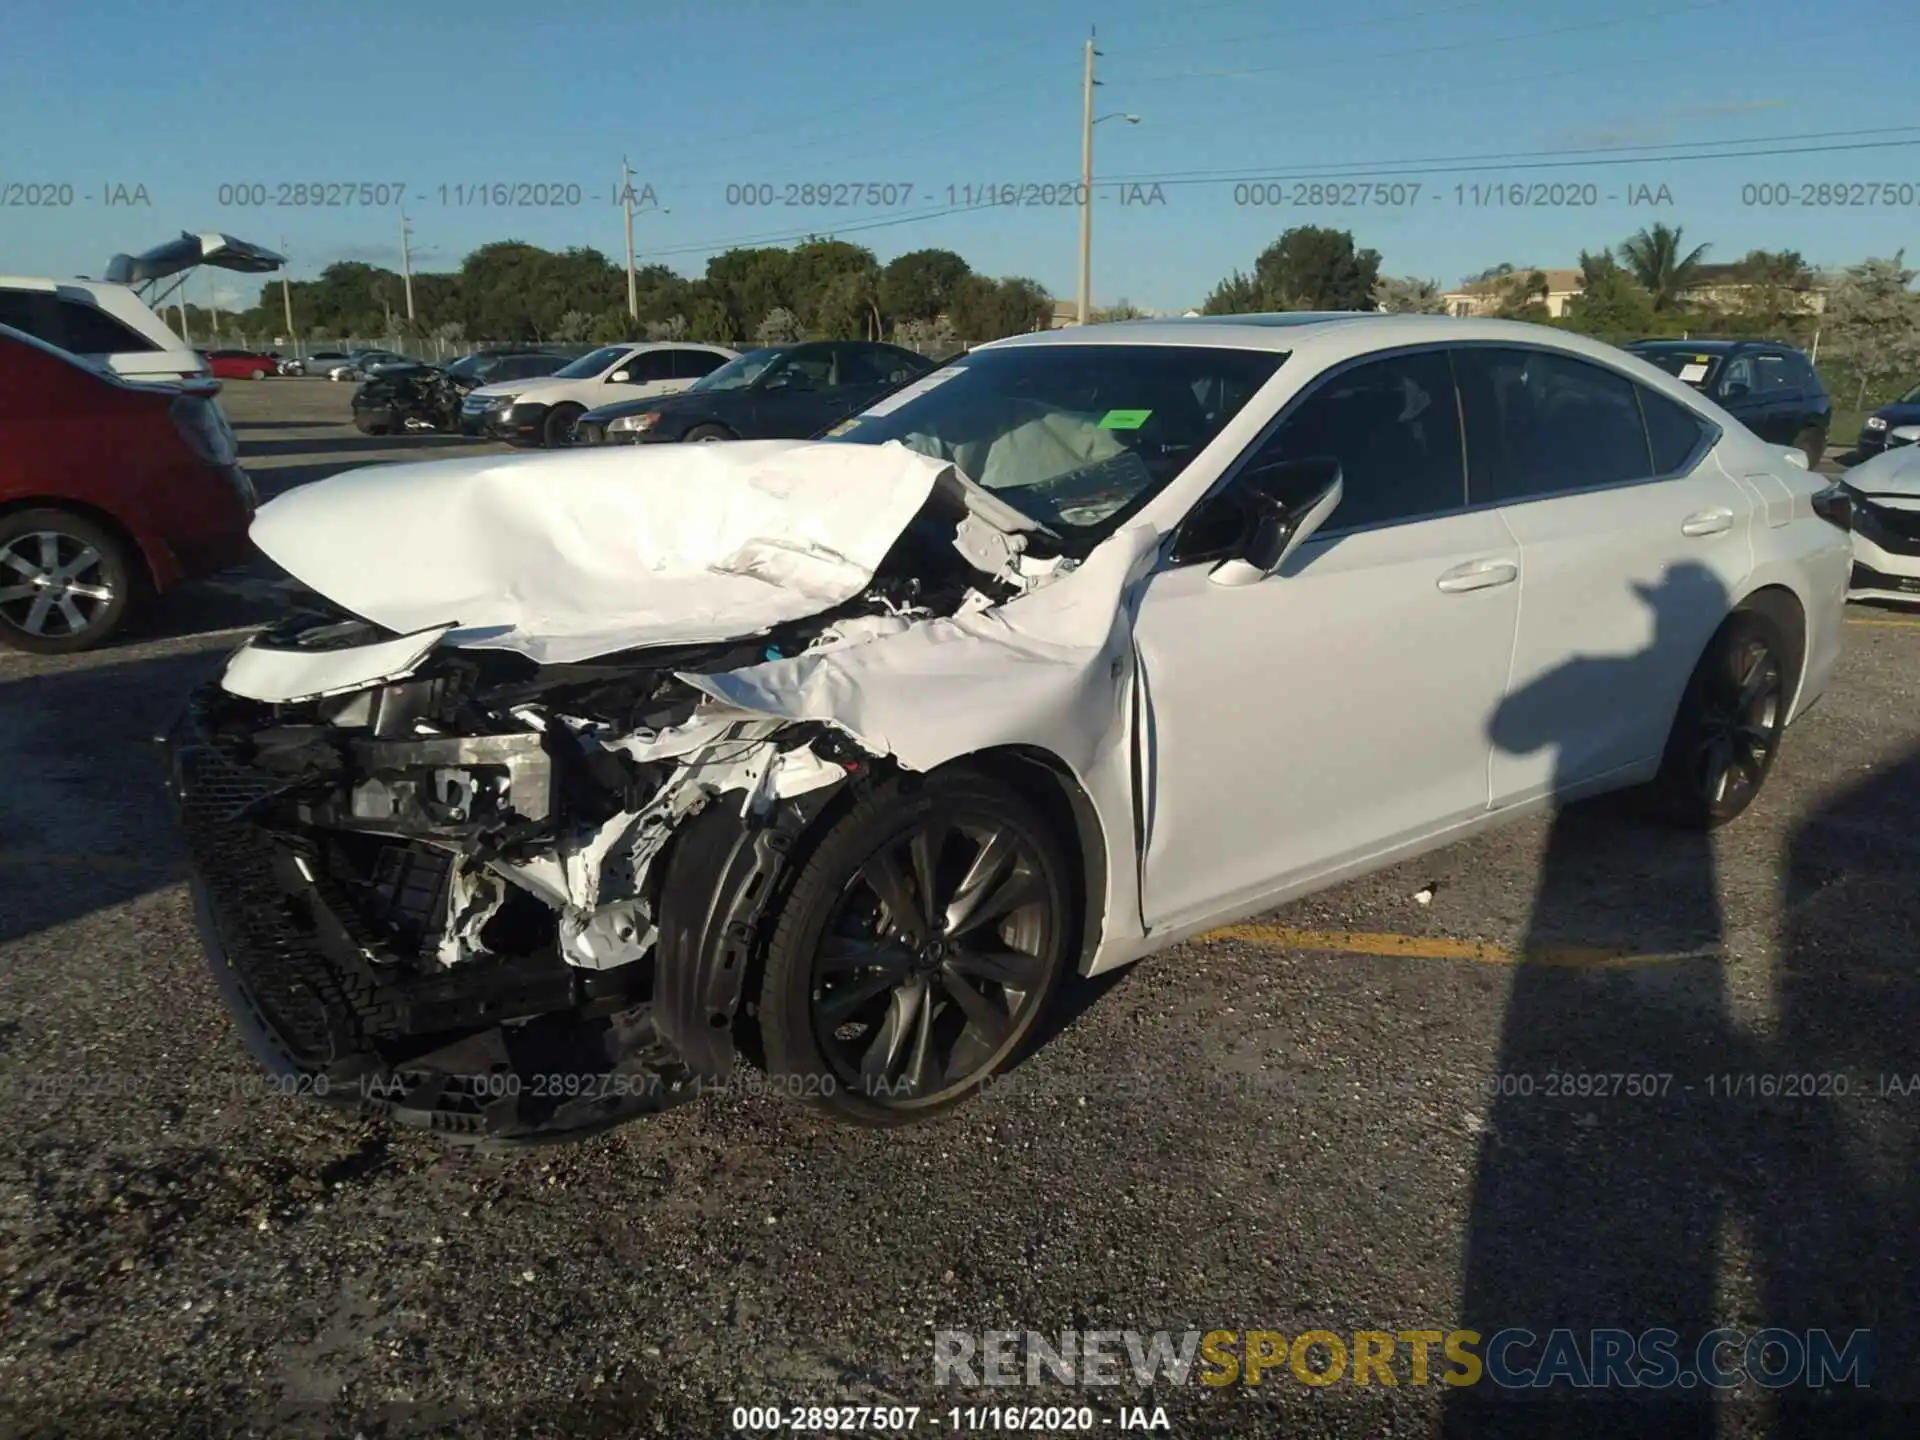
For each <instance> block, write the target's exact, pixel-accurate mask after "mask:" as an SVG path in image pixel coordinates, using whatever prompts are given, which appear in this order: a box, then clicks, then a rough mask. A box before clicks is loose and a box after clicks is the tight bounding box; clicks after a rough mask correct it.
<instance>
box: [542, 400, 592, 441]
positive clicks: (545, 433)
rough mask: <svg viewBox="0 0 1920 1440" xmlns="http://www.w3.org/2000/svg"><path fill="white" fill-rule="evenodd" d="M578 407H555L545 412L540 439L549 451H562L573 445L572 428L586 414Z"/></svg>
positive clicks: (583, 409)
mask: <svg viewBox="0 0 1920 1440" xmlns="http://www.w3.org/2000/svg"><path fill="white" fill-rule="evenodd" d="M586 413H587V412H586V410H585V408H584V407H582V406H579V405H556V406H555V407H554V408H553V409H552V410H549V411H548V412H547V421H546V424H545V425H543V426H542V427H541V430H540V439H541V440H542V441H543V442H544V443H545V444H546V446H547V448H548V449H550V450H564V449H566V448H567V447H568V446H569V445H571V444H573V427H574V425H575V424H576V423H577V422H578V421H579V419H580V417H581V416H582V415H584V414H586Z"/></svg>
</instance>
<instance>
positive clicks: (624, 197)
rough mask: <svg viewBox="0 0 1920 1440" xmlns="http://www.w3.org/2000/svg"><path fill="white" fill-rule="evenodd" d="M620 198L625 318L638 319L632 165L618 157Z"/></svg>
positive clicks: (623, 158)
mask: <svg viewBox="0 0 1920 1440" xmlns="http://www.w3.org/2000/svg"><path fill="white" fill-rule="evenodd" d="M620 200H621V204H622V205H623V206H624V207H625V209H626V212H627V318H628V319H629V320H633V321H636V322H637V321H638V320H639V319H640V287H639V282H638V281H637V280H636V279H635V278H634V270H633V167H632V166H630V165H628V164H627V157H626V156H624V155H622V156H621V157H620Z"/></svg>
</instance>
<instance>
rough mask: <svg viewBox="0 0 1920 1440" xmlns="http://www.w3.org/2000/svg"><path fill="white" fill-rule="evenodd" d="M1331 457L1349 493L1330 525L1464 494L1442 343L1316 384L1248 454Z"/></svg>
mask: <svg viewBox="0 0 1920 1440" xmlns="http://www.w3.org/2000/svg"><path fill="white" fill-rule="evenodd" d="M1322 457H1331V458H1333V459H1336V460H1338V461H1339V462H1340V474H1341V478H1342V481H1343V493H1342V496H1341V500H1340V505H1339V508H1338V509H1336V510H1335V511H1334V512H1333V514H1332V515H1331V516H1330V517H1329V518H1328V521H1327V529H1328V530H1329V531H1333V530H1352V529H1356V528H1358V527H1360V526H1363V525H1387V524H1394V523H1396V522H1399V521H1403V520H1418V519H1420V518H1422V517H1423V516H1427V515H1437V514H1441V513H1443V512H1445V511H1448V510H1457V509H1459V508H1460V507H1461V506H1462V505H1464V504H1465V503H1466V476H1465V474H1464V472H1463V469H1462V465H1461V457H1460V416H1459V410H1458V407H1457V404H1456V402H1455V400H1454V393H1453V375H1452V372H1451V371H1450V370H1449V369H1448V367H1447V357H1446V355H1445V353H1444V352H1441V351H1437V350H1428V351H1422V352H1417V353H1415V354H1411V355H1396V356H1391V357H1389V358H1387V359H1384V360H1374V361H1370V362H1369V363H1367V364H1365V365H1356V366H1354V367H1353V368H1352V369H1351V370H1346V371H1342V372H1341V373H1340V374H1338V375H1335V376H1334V377H1333V378H1331V379H1330V380H1327V381H1326V382H1325V383H1323V384H1322V385H1321V386H1320V388H1319V389H1317V390H1315V391H1313V392H1312V393H1311V394H1310V395H1308V397H1307V398H1306V400H1305V401H1304V402H1303V403H1302V404H1301V406H1300V408H1299V409H1298V410H1296V411H1295V412H1294V413H1293V414H1292V415H1290V416H1288V417H1287V419H1286V420H1285V421H1284V422H1283V423H1282V424H1281V426H1280V428H1279V429H1278V430H1276V431H1274V433H1273V434H1272V435H1270V436H1269V437H1268V438H1267V440H1266V442H1265V443H1264V444H1263V445H1262V446H1261V447H1260V449H1259V450H1258V451H1257V452H1256V453H1255V454H1254V455H1253V456H1252V457H1250V458H1249V460H1248V464H1249V465H1252V466H1266V465H1272V464H1276V463H1284V462H1287V461H1293V460H1314V459H1319V458H1322Z"/></svg>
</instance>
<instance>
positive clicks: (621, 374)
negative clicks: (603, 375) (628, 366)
mask: <svg viewBox="0 0 1920 1440" xmlns="http://www.w3.org/2000/svg"><path fill="white" fill-rule="evenodd" d="M632 379H633V372H632V371H631V370H616V371H614V372H613V373H612V374H611V375H609V376H607V383H608V384H609V385H625V384H626V383H627V382H628V381H630V380H632Z"/></svg>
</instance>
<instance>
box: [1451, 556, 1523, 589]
mask: <svg viewBox="0 0 1920 1440" xmlns="http://www.w3.org/2000/svg"><path fill="white" fill-rule="evenodd" d="M1519 578H1520V567H1519V566H1518V565H1516V564H1514V563H1513V562H1512V561H1511V560H1469V561H1468V562H1467V563H1466V564H1464V565H1456V566H1454V567H1453V568H1452V569H1451V570H1449V571H1447V572H1446V573H1445V574H1443V575H1441V577H1440V578H1439V579H1438V580H1436V581H1435V582H1434V583H1435V584H1436V585H1438V586H1439V587H1440V589H1442V590H1444V591H1445V592H1446V593H1447V594H1449V595H1459V594H1461V593H1463V592H1464V591H1468V590H1486V589H1490V588H1492V587H1493V586H1495V585H1511V584H1512V583H1513V582H1514V581H1515V580H1518V579H1519Z"/></svg>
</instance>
